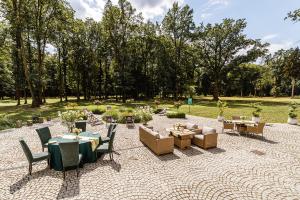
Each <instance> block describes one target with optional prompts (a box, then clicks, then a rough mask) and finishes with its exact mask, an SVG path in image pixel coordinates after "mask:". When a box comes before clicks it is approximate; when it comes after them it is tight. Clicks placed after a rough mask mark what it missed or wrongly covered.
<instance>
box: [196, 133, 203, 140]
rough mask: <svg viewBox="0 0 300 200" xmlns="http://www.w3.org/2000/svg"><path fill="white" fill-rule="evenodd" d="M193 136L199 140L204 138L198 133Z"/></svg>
mask: <svg viewBox="0 0 300 200" xmlns="http://www.w3.org/2000/svg"><path fill="white" fill-rule="evenodd" d="M194 137H195V138H197V139H200V140H204V135H202V134H199V135H194Z"/></svg>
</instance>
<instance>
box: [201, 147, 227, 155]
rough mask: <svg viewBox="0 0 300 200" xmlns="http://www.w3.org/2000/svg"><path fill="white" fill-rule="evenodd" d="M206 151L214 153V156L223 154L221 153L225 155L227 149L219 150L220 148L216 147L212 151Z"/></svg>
mask: <svg viewBox="0 0 300 200" xmlns="http://www.w3.org/2000/svg"><path fill="white" fill-rule="evenodd" d="M206 151H208V152H210V153H212V154H221V153H225V152H226V150H225V149H222V148H219V147H216V148H212V149H207V150H206Z"/></svg>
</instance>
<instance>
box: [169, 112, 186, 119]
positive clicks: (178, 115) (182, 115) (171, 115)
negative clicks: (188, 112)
mask: <svg viewBox="0 0 300 200" xmlns="http://www.w3.org/2000/svg"><path fill="white" fill-rule="evenodd" d="M167 117H168V118H185V113H183V112H168V113H167Z"/></svg>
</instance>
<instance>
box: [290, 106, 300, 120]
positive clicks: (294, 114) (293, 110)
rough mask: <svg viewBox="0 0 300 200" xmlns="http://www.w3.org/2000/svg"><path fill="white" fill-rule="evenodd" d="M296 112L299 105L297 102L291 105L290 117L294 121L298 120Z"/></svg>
mask: <svg viewBox="0 0 300 200" xmlns="http://www.w3.org/2000/svg"><path fill="white" fill-rule="evenodd" d="M296 110H297V103H296V102H292V103H291V104H290V105H289V117H290V118H292V119H295V118H297V116H298V115H297V114H296Z"/></svg>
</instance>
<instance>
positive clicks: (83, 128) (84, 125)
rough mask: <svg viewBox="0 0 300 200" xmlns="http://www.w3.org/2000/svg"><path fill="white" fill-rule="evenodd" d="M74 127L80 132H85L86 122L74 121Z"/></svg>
mask: <svg viewBox="0 0 300 200" xmlns="http://www.w3.org/2000/svg"><path fill="white" fill-rule="evenodd" d="M75 127H76V128H79V129H81V130H82V132H85V131H86V122H85V121H78V122H75Z"/></svg>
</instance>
